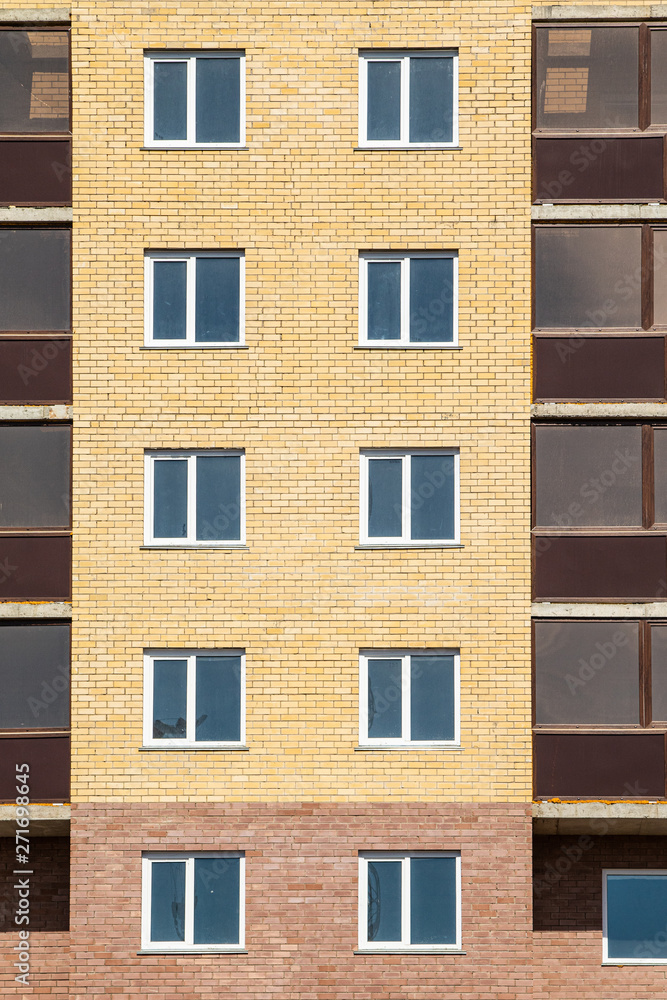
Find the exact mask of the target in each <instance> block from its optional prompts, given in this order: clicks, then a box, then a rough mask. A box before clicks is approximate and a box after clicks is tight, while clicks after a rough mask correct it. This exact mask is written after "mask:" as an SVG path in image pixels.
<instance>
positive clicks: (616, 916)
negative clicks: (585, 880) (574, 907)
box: [607, 873, 667, 961]
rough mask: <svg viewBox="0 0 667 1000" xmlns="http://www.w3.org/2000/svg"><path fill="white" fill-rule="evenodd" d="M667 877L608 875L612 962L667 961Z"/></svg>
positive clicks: (610, 955)
mask: <svg viewBox="0 0 667 1000" xmlns="http://www.w3.org/2000/svg"><path fill="white" fill-rule="evenodd" d="M665 927H667V875H641V874H639V873H638V874H637V875H607V941H608V955H609V958H619V959H622V958H628V959H633V958H648V959H654V960H655V959H660V960H662V961H664V960H665V959H667V940H665V938H666V937H667V935H666V934H665Z"/></svg>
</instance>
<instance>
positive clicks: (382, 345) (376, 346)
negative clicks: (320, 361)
mask: <svg viewBox="0 0 667 1000" xmlns="http://www.w3.org/2000/svg"><path fill="white" fill-rule="evenodd" d="M354 350H355V351H367V350H372V351H378V350H384V351H398V350H401V351H462V350H463V347H462V346H461V345H460V344H393V343H390V342H389V341H384V340H383V341H373V342H372V343H371V342H370V341H369V343H367V344H366V343H364V344H355V345H354Z"/></svg>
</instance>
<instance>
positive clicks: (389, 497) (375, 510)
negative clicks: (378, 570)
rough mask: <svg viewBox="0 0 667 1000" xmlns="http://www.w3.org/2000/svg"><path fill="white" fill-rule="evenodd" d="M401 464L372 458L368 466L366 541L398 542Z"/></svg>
mask: <svg viewBox="0 0 667 1000" xmlns="http://www.w3.org/2000/svg"><path fill="white" fill-rule="evenodd" d="M402 478H403V462H402V460H401V459H400V458H373V459H370V460H369V462H368V537H369V538H400V537H401V534H402V531H403V527H402V517H401V510H402V504H401V490H402Z"/></svg>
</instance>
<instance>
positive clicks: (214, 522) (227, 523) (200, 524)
mask: <svg viewBox="0 0 667 1000" xmlns="http://www.w3.org/2000/svg"><path fill="white" fill-rule="evenodd" d="M240 537H241V458H240V456H239V455H205V456H202V455H200V456H199V457H198V458H197V539H198V540H199V541H221V540H225V541H238V540H239V539H240Z"/></svg>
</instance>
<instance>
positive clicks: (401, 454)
mask: <svg viewBox="0 0 667 1000" xmlns="http://www.w3.org/2000/svg"><path fill="white" fill-rule="evenodd" d="M413 455H418V456H419V455H442V456H443V457H444V456H446V455H451V456H452V457H453V458H454V538H443V539H438V538H423V539H422V538H411V537H410V533H411V527H412V525H411V514H410V479H411V476H410V460H411V458H412V456H413ZM374 458H400V459H402V461H403V466H402V480H401V482H402V491H401V522H402V533H401V536H400V538H399V537H394V536H390V537H387V538H385V537H381V536H375V535H374V536H372V537H369V535H368V463H369V460H372V459H374ZM359 492H360V498H359V499H360V502H359V515H360V523H359V540H360V544H361V545H369V546H380V547H382V548H389V547H391V546H397V547H398V548H402V549H404V548H419V549H423V548H428V547H434V548H439V549H441V548H447V547H449V546H453V545H457V546H458V545H460V534H461V510H460V454H459V449H458V448H411V449H407V450H403V449H400V450H399V449H387V448H368V449H364V450H363V451H362V452H361V453H360V456H359Z"/></svg>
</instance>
